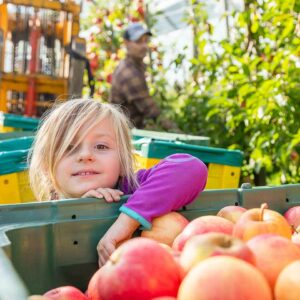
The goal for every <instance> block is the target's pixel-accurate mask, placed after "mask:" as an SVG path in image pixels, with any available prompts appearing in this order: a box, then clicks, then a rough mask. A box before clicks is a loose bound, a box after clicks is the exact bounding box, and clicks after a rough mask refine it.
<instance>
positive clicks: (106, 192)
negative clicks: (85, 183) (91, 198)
mask: <svg viewBox="0 0 300 300" xmlns="http://www.w3.org/2000/svg"><path fill="white" fill-rule="evenodd" d="M97 191H98V192H99V193H100V194H102V196H103V198H104V199H105V201H106V202H108V203H111V202H114V198H113V196H112V195H111V193H110V189H104V188H100V189H97Z"/></svg>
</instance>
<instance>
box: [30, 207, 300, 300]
mask: <svg viewBox="0 0 300 300" xmlns="http://www.w3.org/2000/svg"><path fill="white" fill-rule="evenodd" d="M295 228H297V229H296V230H295ZM299 229H300V206H295V207H292V208H290V209H289V210H288V211H287V212H286V213H285V214H284V215H282V214H280V213H278V212H276V211H274V210H271V209H268V207H267V205H266V204H262V206H261V207H260V208H252V209H248V210H247V209H245V208H242V207H239V206H226V207H224V208H222V209H221V210H220V211H219V212H218V214H217V215H216V216H211V215H206V216H201V217H198V218H196V219H194V220H192V221H188V220H187V219H186V218H185V217H184V216H182V215H181V214H179V213H176V212H172V213H169V214H166V215H164V216H161V217H158V218H156V219H154V220H153V227H152V229H151V230H150V231H143V232H142V234H141V235H142V236H141V237H137V238H133V239H131V240H129V241H126V242H125V243H123V244H122V245H121V246H119V247H118V248H117V249H116V250H115V252H114V253H113V254H112V255H111V257H110V259H109V261H108V262H107V263H106V264H105V265H104V266H103V267H102V268H100V269H99V270H98V271H97V272H96V273H95V274H94V275H93V276H92V278H91V280H90V282H89V284H88V287H87V290H86V292H85V293H83V292H81V291H80V290H78V289H76V288H75V287H71V286H65V287H60V288H57V289H54V290H51V291H48V292H47V293H45V294H44V295H43V296H31V297H30V299H31V300H35V299H36V300H38V299H44V300H46V299H55V300H74V299H77V300H163V299H165V300H168V299H169V300H172V299H173V300H175V299H177V300H199V299H201V300H203V299H204V300H217V299H221V300H227V299H228V300H229V299H230V300H241V299H243V300H252V299H253V300H269V299H270V300H271V299H273V300H299V299H300V235H299V234H298V231H299Z"/></svg>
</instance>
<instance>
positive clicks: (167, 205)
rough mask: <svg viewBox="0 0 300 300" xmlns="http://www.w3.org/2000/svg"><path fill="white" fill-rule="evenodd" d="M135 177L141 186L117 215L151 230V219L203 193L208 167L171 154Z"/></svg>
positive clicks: (187, 156) (185, 157)
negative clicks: (131, 219)
mask: <svg viewBox="0 0 300 300" xmlns="http://www.w3.org/2000/svg"><path fill="white" fill-rule="evenodd" d="M137 176H138V177H137V178H138V181H139V184H140V186H139V187H138V188H137V189H136V190H135V191H134V192H133V194H132V196H131V197H130V198H129V199H128V201H127V202H126V203H125V204H124V205H123V206H122V207H121V208H120V211H121V212H123V213H126V214H127V215H129V216H130V217H132V218H134V219H136V220H138V221H139V222H140V223H141V224H142V225H143V226H144V227H146V228H151V221H152V219H153V218H154V217H158V216H161V215H163V214H165V213H168V212H170V211H174V210H178V209H180V208H181V207H182V206H184V205H187V204H189V203H191V202H192V201H193V200H194V199H195V198H196V197H197V196H198V194H199V193H200V192H201V191H203V189H204V187H205V184H206V180H207V167H206V166H205V164H204V163H203V162H202V161H201V160H199V159H198V158H196V157H194V156H191V155H189V154H173V155H171V156H168V157H167V158H165V159H163V160H162V161H160V162H159V163H158V164H157V165H156V166H154V167H152V168H151V169H149V170H142V171H141V172H139V173H138V174H137Z"/></svg>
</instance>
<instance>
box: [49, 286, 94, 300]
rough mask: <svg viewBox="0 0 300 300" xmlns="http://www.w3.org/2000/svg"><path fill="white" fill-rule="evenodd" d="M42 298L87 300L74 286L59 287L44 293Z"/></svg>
mask: <svg viewBox="0 0 300 300" xmlns="http://www.w3.org/2000/svg"><path fill="white" fill-rule="evenodd" d="M43 296H45V297H47V298H49V299H51V300H89V299H88V297H87V296H86V295H84V294H83V293H82V292H81V291H80V290H79V289H77V288H76V287H74V286H61V287H58V288H56V289H53V290H50V291H48V292H46V293H45V294H44V295H43Z"/></svg>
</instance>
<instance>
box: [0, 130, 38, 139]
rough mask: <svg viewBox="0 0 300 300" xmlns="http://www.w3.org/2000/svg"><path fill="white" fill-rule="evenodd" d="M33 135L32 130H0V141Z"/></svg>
mask: <svg viewBox="0 0 300 300" xmlns="http://www.w3.org/2000/svg"><path fill="white" fill-rule="evenodd" d="M34 135H35V132H34V131H9V132H0V141H2V140H9V139H16V138H22V137H27V136H28V137H32V136H34Z"/></svg>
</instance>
